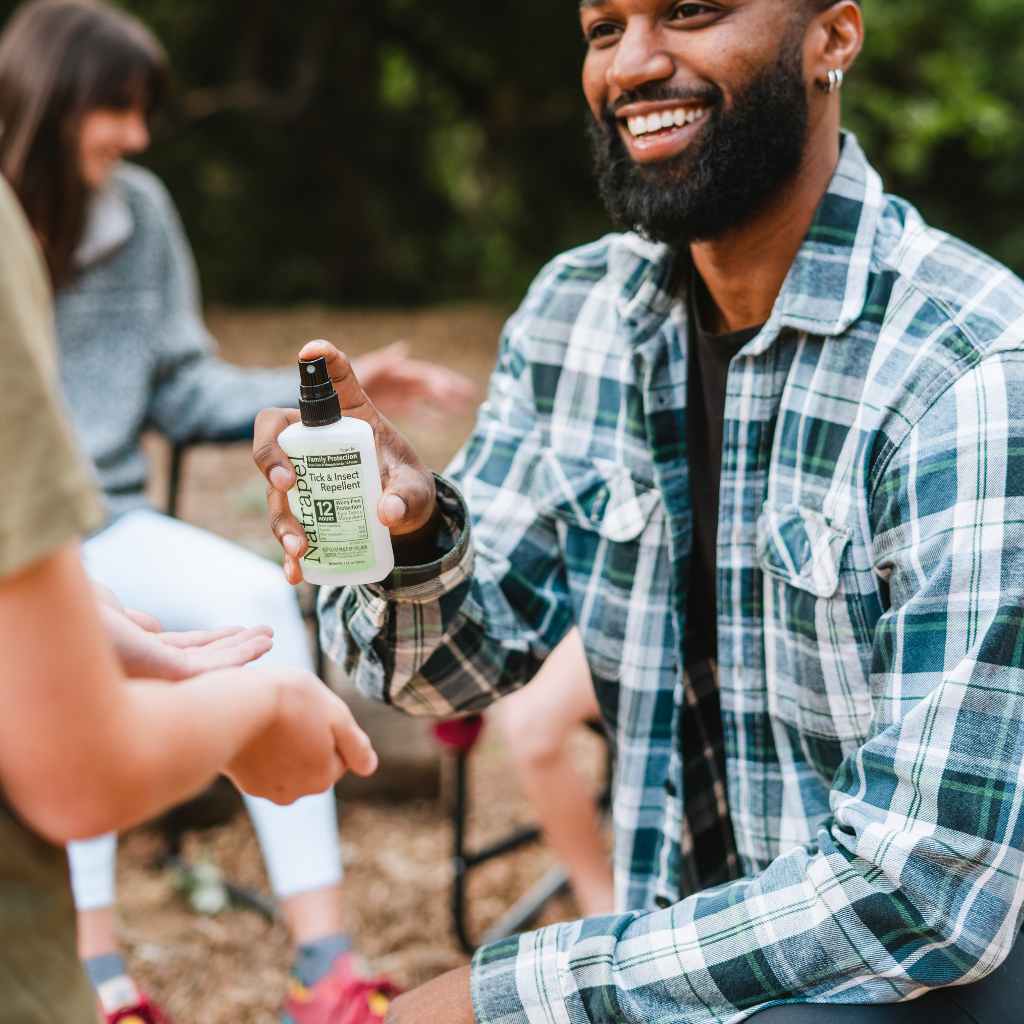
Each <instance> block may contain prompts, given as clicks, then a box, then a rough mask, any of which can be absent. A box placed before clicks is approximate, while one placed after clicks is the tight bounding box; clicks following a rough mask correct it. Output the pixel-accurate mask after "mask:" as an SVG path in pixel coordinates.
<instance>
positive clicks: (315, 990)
mask: <svg viewBox="0 0 1024 1024" xmlns="http://www.w3.org/2000/svg"><path fill="white" fill-rule="evenodd" d="M354 960H355V958H354V957H353V956H352V954H350V953H346V954H345V955H343V956H339V957H338V959H337V960H335V962H334V966H333V967H332V968H331V970H330V973H329V974H327V975H326V976H325V977H323V978H321V979H320V980H319V981H318V982H317V983H316V984H315V985H314V986H313V987H312V988H306V987H305V985H303V984H301V982H299V980H298V979H297V978H292V979H291V991H290V992H289V993H288V998H287V1000H285V1004H284V1009H283V1010H282V1015H281V1024H380V1022H381V1021H382V1020H384V1018H385V1017H386V1016H387V1012H388V1006H389V1005H390V1004H391V1000H392V999H394V998H395V996H397V995H399V989H398V987H397V986H396V985H394V984H393V983H392V982H390V981H388V980H387V979H386V978H363V977H360V976H359V975H358V974H356V972H355V968H354Z"/></svg>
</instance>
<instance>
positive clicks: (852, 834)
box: [473, 351, 1024, 1024]
mask: <svg viewBox="0 0 1024 1024" xmlns="http://www.w3.org/2000/svg"><path fill="white" fill-rule="evenodd" d="M871 516H872V521H873V528H874V541H875V569H876V571H877V572H878V573H879V575H880V576H882V577H883V578H884V579H885V581H886V584H887V586H888V588H889V591H890V600H889V607H888V609H887V610H886V612H885V614H884V615H883V616H882V618H881V620H880V621H879V623H878V625H877V627H876V633H875V642H874V661H873V670H872V676H871V685H872V694H873V701H874V712H875V718H874V722H873V726H872V731H871V734H870V736H869V737H868V739H867V741H866V742H865V743H864V744H863V745H862V746H861V747H860V748H858V749H857V750H856V751H855V752H854V753H852V754H851V755H850V757H848V758H847V759H846V761H845V762H844V763H843V764H842V766H841V767H840V769H839V771H838V773H837V775H836V777H835V779H834V780H833V784H832V790H831V808H832V816H831V817H830V818H829V819H828V820H827V821H826V823H825V825H824V827H822V828H821V829H820V830H819V832H818V835H817V836H816V838H815V840H814V841H813V842H811V843H808V844H806V845H804V846H801V847H797V848H794V849H791V850H789V851H787V852H785V853H783V854H782V855H781V856H780V857H778V858H777V859H776V860H775V861H773V862H772V863H771V864H770V865H768V866H767V867H766V868H765V869H764V870H763V871H761V872H760V873H759V874H757V875H755V876H752V877H748V878H745V879H741V880H739V881H736V882H732V883H728V884H726V885H723V886H720V887H718V888H716V889H713V890H708V891H706V892H703V893H699V894H696V895H694V896H691V897H689V898H687V899H685V900H682V901H681V902H680V903H678V904H676V905H675V906H672V907H669V908H667V909H665V910H661V911H658V912H654V913H638V914H631V915H627V916H623V917H616V918H606V919H602V920H590V921H585V922H577V923H574V924H564V925H556V926H554V927H552V928H548V929H545V930H542V931H540V932H535V933H532V934H530V935H526V936H523V937H521V938H518V939H510V940H507V941H506V942H504V943H501V944H498V945H496V946H491V947H487V948H485V949H483V950H481V951H480V952H479V953H478V955H477V957H476V960H475V963H474V973H473V993H474V1002H475V1006H476V1011H477V1018H478V1020H479V1022H480V1024H541V1022H543V1024H551V1022H555V1021H562V1022H566V1024H568V1022H569V1021H573V1022H577V1024H578V1022H583V1021H589V1022H593V1024H610V1022H612V1021H615V1022H621V1024H646V1022H649V1021H672V1022H673V1024H711V1022H716V1024H726V1022H736V1021H740V1020H743V1019H745V1018H746V1017H748V1016H750V1015H751V1014H753V1013H754V1012H755V1011H757V1010H760V1009H763V1008H765V1007H766V1006H769V1005H773V1004H779V1003H798V1002H819V1003H891V1002H899V1001H903V1000H908V999H913V998H915V997H917V996H920V995H922V994H924V993H925V992H927V991H928V990H930V989H933V988H936V987H941V986H946V985H955V984H968V983H971V982H974V981H977V980H979V979H981V978H983V977H984V976H985V975H987V974H988V973H990V972H991V971H993V970H994V969H995V968H996V967H998V966H999V964H1000V963H1002V961H1003V960H1004V959H1005V958H1006V956H1007V955H1008V954H1009V952H1010V949H1011V947H1012V946H1013V943H1014V941H1015V940H1016V939H1017V936H1018V934H1019V932H1020V926H1021V920H1022V902H1024V853H1022V851H1024V815H1022V811H1024V730H1022V729H1021V727H1020V723H1021V721H1022V719H1024V353H1021V352H1018V351H1012V352H1003V353H996V354H994V355H990V356H989V357H987V358H986V359H984V360H983V361H981V362H979V363H978V364H977V365H976V366H975V367H973V368H972V369H970V370H968V371H967V372H966V373H965V374H964V375H963V376H962V377H961V378H960V379H959V380H958V381H957V382H956V383H955V384H954V385H953V386H952V387H951V388H950V389H949V390H948V391H947V392H946V393H945V394H943V395H942V396H941V397H940V398H939V399H938V400H937V401H936V402H935V403H934V404H933V405H932V406H931V408H930V409H929V410H928V412H927V413H925V415H924V416H923V418H922V419H921V420H920V421H919V422H918V423H917V424H916V425H915V426H914V427H913V429H911V430H910V432H909V434H908V435H907V436H906V437H905V438H904V439H903V440H902V441H901V442H900V444H899V445H898V447H897V449H896V450H895V453H894V454H893V455H892V456H891V458H890V459H889V461H888V464H887V466H886V467H885V468H884V470H883V472H882V475H881V477H880V479H879V481H878V483H877V485H876V487H875V490H874V494H873V499H872V510H871Z"/></svg>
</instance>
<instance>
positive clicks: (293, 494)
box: [288, 449, 376, 572]
mask: <svg viewBox="0 0 1024 1024" xmlns="http://www.w3.org/2000/svg"><path fill="white" fill-rule="evenodd" d="M362 461H363V460H362V456H361V455H360V453H359V451H358V449H351V450H349V451H343V452H339V453H338V454H335V455H299V456H294V457H292V460H291V462H292V466H294V468H295V486H294V487H293V488H292V490H291V491H289V492H288V500H289V504H290V505H291V509H292V514H293V515H294V516H295V518H296V519H298V521H299V523H300V524H301V526H302V529H303V530H304V531H305V533H306V540H307V541H308V542H309V547H308V548H307V549H306V553H305V554H304V555H303V556H302V561H303V562H304V563H309V564H310V565H314V566H316V567H317V568H318V569H337V570H338V571H339V572H361V571H364V570H366V569H371V568H372V567H373V565H374V563H375V561H376V559H375V557H374V551H373V538H372V536H371V535H370V524H369V522H368V520H367V510H366V499H365V497H364V494H365V491H364V489H363V475H362V474H363V467H362Z"/></svg>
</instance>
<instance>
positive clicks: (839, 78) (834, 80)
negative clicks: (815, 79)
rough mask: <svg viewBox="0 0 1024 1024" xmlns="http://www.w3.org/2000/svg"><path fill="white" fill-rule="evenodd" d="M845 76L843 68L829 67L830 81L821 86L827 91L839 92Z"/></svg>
mask: <svg viewBox="0 0 1024 1024" xmlns="http://www.w3.org/2000/svg"><path fill="white" fill-rule="evenodd" d="M845 77H846V76H845V75H844V74H843V69H842V68H829V70H828V81H827V82H825V83H824V84H823V85H822V87H821V88H822V89H823V90H824V91H825V92H827V93H833V92H839V90H840V89H842V87H843V79H844V78H845Z"/></svg>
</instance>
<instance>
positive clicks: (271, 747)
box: [226, 669, 377, 804]
mask: <svg viewBox="0 0 1024 1024" xmlns="http://www.w3.org/2000/svg"><path fill="white" fill-rule="evenodd" d="M253 677H254V682H256V683H258V684H267V683H270V685H271V686H273V687H274V689H275V700H276V704H275V711H274V714H273V717H272V718H271V721H270V724H269V725H268V726H267V727H266V728H265V729H264V730H263V731H262V732H261V733H260V734H259V735H258V736H257V737H256V738H255V739H254V740H252V741H251V742H250V743H249V744H247V745H246V747H245V748H244V749H243V750H242V751H241V753H239V754H238V755H237V756H236V757H235V758H234V760H232V762H231V763H230V764H229V765H228V767H227V769H226V774H227V775H228V776H229V777H230V778H231V779H232V780H233V781H234V783H235V785H237V786H238V788H239V789H241V790H244V791H245V792H246V793H250V794H252V795H253V796H262V797H265V798H266V799H268V800H272V801H274V803H278V804H289V803H293V802H294V801H295V800H298V799H299V797H303V796H309V795H311V794H313V793H322V792H324V790H327V789H330V787H331V786H333V785H334V783H335V782H337V781H338V779H339V778H341V776H342V775H344V774H345V773H346V772H349V771H353V772H355V773H356V774H357V775H363V776H365V775H372V774H373V773H374V772H375V771H376V770H377V754H376V753H375V751H374V749H373V746H372V745H371V743H370V740H369V737H368V736H367V735H366V733H364V732H363V730H362V729H360V728H359V726H358V725H357V724H356V721H355V719H354V718H353V717H352V712H351V711H349V709H348V706H347V705H346V704H345V702H344V701H342V700H340V699H339V698H338V697H337V696H335V695H334V694H333V693H332V692H331V691H330V690H329V689H328V688H327V687H326V686H325V685H324V684H323V683H322V682H320V680H319V679H317V678H316V676H314V675H312V674H311V673H309V672H302V671H299V670H297V669H290V670H281V669H274V670H273V671H271V670H270V669H263V670H253ZM257 677H258V678H257Z"/></svg>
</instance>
